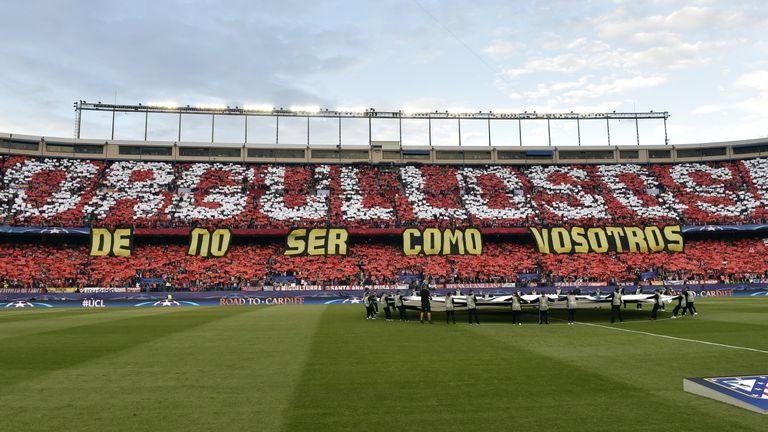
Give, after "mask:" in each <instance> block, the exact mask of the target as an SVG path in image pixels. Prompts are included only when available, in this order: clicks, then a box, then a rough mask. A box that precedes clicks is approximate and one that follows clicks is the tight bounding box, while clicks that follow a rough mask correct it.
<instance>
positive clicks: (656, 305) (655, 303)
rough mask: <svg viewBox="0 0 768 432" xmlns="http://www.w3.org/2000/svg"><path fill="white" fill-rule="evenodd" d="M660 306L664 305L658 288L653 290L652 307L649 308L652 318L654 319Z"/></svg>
mask: <svg viewBox="0 0 768 432" xmlns="http://www.w3.org/2000/svg"><path fill="white" fill-rule="evenodd" d="M662 306H664V301H663V300H662V299H661V292H659V290H655V291H654V292H653V309H651V319H652V320H654V321H655V320H656V317H657V316H658V312H659V309H661V308H662Z"/></svg>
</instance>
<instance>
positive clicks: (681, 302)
mask: <svg viewBox="0 0 768 432" xmlns="http://www.w3.org/2000/svg"><path fill="white" fill-rule="evenodd" d="M687 308H688V301H687V300H686V299H685V293H684V292H680V293H678V295H677V306H675V308H674V309H672V319H675V318H677V314H678V313H679V312H680V310H681V309H682V310H683V311H685V310H686V309H687Z"/></svg>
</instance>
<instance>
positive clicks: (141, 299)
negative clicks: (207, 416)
mask: <svg viewBox="0 0 768 432" xmlns="http://www.w3.org/2000/svg"><path fill="white" fill-rule="evenodd" d="M688 287H689V288H691V289H692V290H693V291H695V292H696V293H697V294H698V295H699V296H700V297H702V298H707V297H768V284H749V285H714V286H713V285H707V286H702V285H689V286H688ZM584 288H585V289H586V291H587V292H592V291H593V289H591V288H587V287H583V289H584ZM625 288H626V289H628V290H630V291H633V290H634V288H633V287H625ZM454 289H455V288H441V289H437V290H435V291H434V293H435V295H445V294H446V293H447V292H453V291H454ZM605 289H606V290H611V289H612V287H605ZM516 290H517V289H516V288H502V287H500V286H496V288H495V289H493V288H488V289H485V290H483V291H482V292H481V291H476V292H477V293H478V294H480V295H482V294H489V295H504V294H511V293H513V292H515V291H516ZM535 290H536V291H537V292H538V293H544V294H554V293H555V292H556V288H555V287H537V288H535ZM382 291H383V290H382ZM523 291H524V293H530V291H531V289H529V288H526V289H523ZM374 292H376V293H378V292H381V291H374ZM333 304H354V305H360V304H362V292H360V291H347V292H344V291H320V292H317V291H314V292H311V293H302V292H299V291H292V292H291V291H283V292H279V291H275V292H269V293H266V292H261V293H259V294H256V293H253V292H191V293H165V292H158V293H150V294H147V293H120V292H89V293H55V294H34V293H28V292H27V293H14V294H1V295H0V312H2V311H8V310H13V309H29V308H38V309H47V308H62V307H64V308H106V307H135V308H139V307H182V306H224V307H237V306H239V307H251V306H253V307H257V306H301V305H333Z"/></svg>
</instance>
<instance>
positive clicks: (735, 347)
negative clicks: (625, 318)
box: [578, 322, 768, 354]
mask: <svg viewBox="0 0 768 432" xmlns="http://www.w3.org/2000/svg"><path fill="white" fill-rule="evenodd" d="M578 324H579V325H585V326H591V327H600V328H604V329H609V330H616V331H623V332H628V333H635V334H641V335H645V336H654V337H659V338H665V339H672V340H676V341H682V342H691V343H698V344H703V345H710V346H715V347H718V348H729V349H735V350H743V351H752V352H756V353H761V354H768V351H766V350H761V349H757V348H750V347H743V346H736V345H728V344H722V343H717V342H709V341H703V340H698V339H688V338H682V337H677V336H669V335H665V334H659V333H651V332H645V331H639V330H631V329H627V328H621V327H616V326H607V325H601V324H594V323H588V322H580V323H578Z"/></svg>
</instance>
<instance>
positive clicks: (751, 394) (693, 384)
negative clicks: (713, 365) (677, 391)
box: [683, 375, 768, 414]
mask: <svg viewBox="0 0 768 432" xmlns="http://www.w3.org/2000/svg"><path fill="white" fill-rule="evenodd" d="M766 383H768V375H739V376H729V377H709V378H686V379H684V380H683V390H685V391H687V392H689V393H693V394H697V395H699V396H704V397H708V398H710V399H715V400H718V401H720V402H724V403H727V404H731V405H735V406H738V407H741V408H744V409H748V410H750V411H754V412H757V413H760V414H768V388H766Z"/></svg>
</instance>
